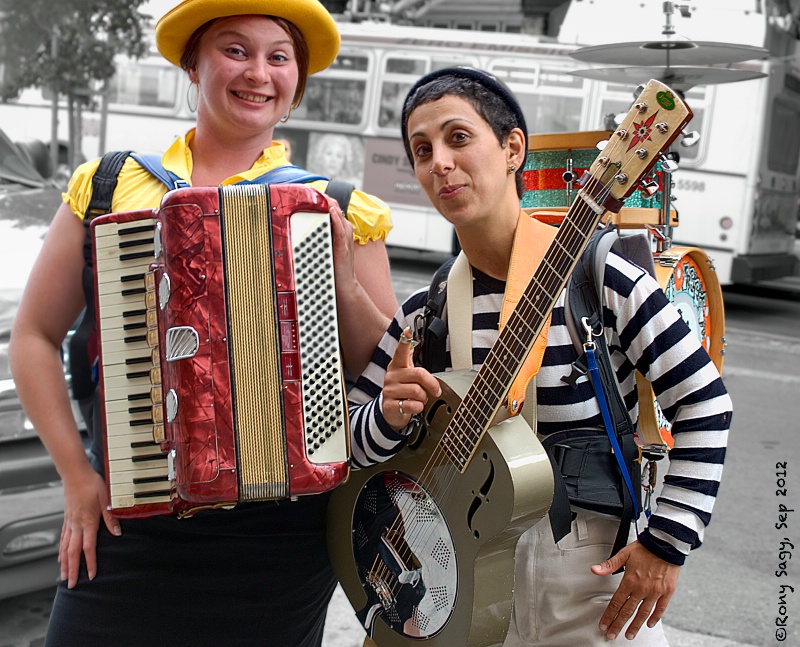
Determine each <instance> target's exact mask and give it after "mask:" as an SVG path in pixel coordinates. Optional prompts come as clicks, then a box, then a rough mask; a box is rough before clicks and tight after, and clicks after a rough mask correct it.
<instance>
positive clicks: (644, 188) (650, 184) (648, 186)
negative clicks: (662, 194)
mask: <svg viewBox="0 0 800 647" xmlns="http://www.w3.org/2000/svg"><path fill="white" fill-rule="evenodd" d="M658 186H659V185H658V182H656V181H655V180H648V181H644V180H643V181H642V183H641V186H639V190H640V191H641V192H642V193H644V194H646V195H647V197H648V198H652V197H653V196H654V195H655V194H656V193H658Z"/></svg>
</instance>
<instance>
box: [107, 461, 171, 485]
mask: <svg viewBox="0 0 800 647" xmlns="http://www.w3.org/2000/svg"><path fill="white" fill-rule="evenodd" d="M108 469H109V472H113V473H114V474H120V473H121V472H137V475H143V474H144V473H145V472H148V473H149V472H150V471H152V472H153V474H152V475H153V476H156V475H161V474H165V475H166V474H167V470H168V467H167V456H166V454H165V455H164V457H163V458H157V459H154V460H152V461H142V462H133V461H132V460H131V459H130V458H119V459H116V460H109V461H108ZM134 478H135V477H134ZM129 480H131V481H132V480H133V478H131V479H129Z"/></svg>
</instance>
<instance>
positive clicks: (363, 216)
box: [310, 180, 392, 245]
mask: <svg viewBox="0 0 800 647" xmlns="http://www.w3.org/2000/svg"><path fill="white" fill-rule="evenodd" d="M310 184H311V186H313V187H314V188H315V189H319V190H320V191H322V192H323V193H324V192H325V189H326V188H327V186H328V183H327V181H323V180H317V181H315V182H311V183H310ZM347 219H348V220H349V221H350V223H351V224H352V225H353V239H354V240H355V242H357V243H358V244H359V245H366V244H367V243H368V242H370V241H371V240H384V241H385V240H386V236H387V234H388V233H389V232H390V231H391V230H392V217H391V212H390V209H389V205H387V204H386V203H385V202H384V201H383V200H381V199H379V198H377V197H375V196H374V195H371V194H369V193H364V192H363V191H359V190H357V189H356V190H355V191H353V193H352V195H351V196H350V205H349V206H348V207H347Z"/></svg>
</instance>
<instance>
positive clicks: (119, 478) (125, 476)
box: [108, 461, 169, 485]
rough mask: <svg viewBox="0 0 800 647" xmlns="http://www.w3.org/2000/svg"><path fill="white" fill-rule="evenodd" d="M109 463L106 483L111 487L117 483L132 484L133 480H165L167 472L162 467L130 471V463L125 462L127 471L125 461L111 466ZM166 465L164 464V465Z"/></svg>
mask: <svg viewBox="0 0 800 647" xmlns="http://www.w3.org/2000/svg"><path fill="white" fill-rule="evenodd" d="M111 462H112V461H109V469H108V482H109V483H110V484H112V485H114V484H119V483H133V480H134V479H151V478H161V477H164V478H166V477H167V476H169V471H168V469H167V468H166V467H164V466H161V465H159V466H157V467H143V468H141V469H130V465H131V462H130V461H127V463H128V466H129V467H128V469H126V468H125V465H123V463H125V461H113V462H114V463H116V465H114V466H112V465H111ZM165 465H166V463H165Z"/></svg>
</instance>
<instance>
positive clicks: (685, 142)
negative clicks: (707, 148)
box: [681, 130, 700, 148]
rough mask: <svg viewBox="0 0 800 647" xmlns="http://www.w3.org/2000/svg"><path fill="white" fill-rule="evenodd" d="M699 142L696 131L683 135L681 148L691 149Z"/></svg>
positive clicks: (698, 134) (698, 135)
mask: <svg viewBox="0 0 800 647" xmlns="http://www.w3.org/2000/svg"><path fill="white" fill-rule="evenodd" d="M699 141H700V133H699V132H697V131H696V130H693V131H692V132H690V133H684V134H683V138H682V139H681V146H683V147H684V148H691V147H692V146H697V142H699Z"/></svg>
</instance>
